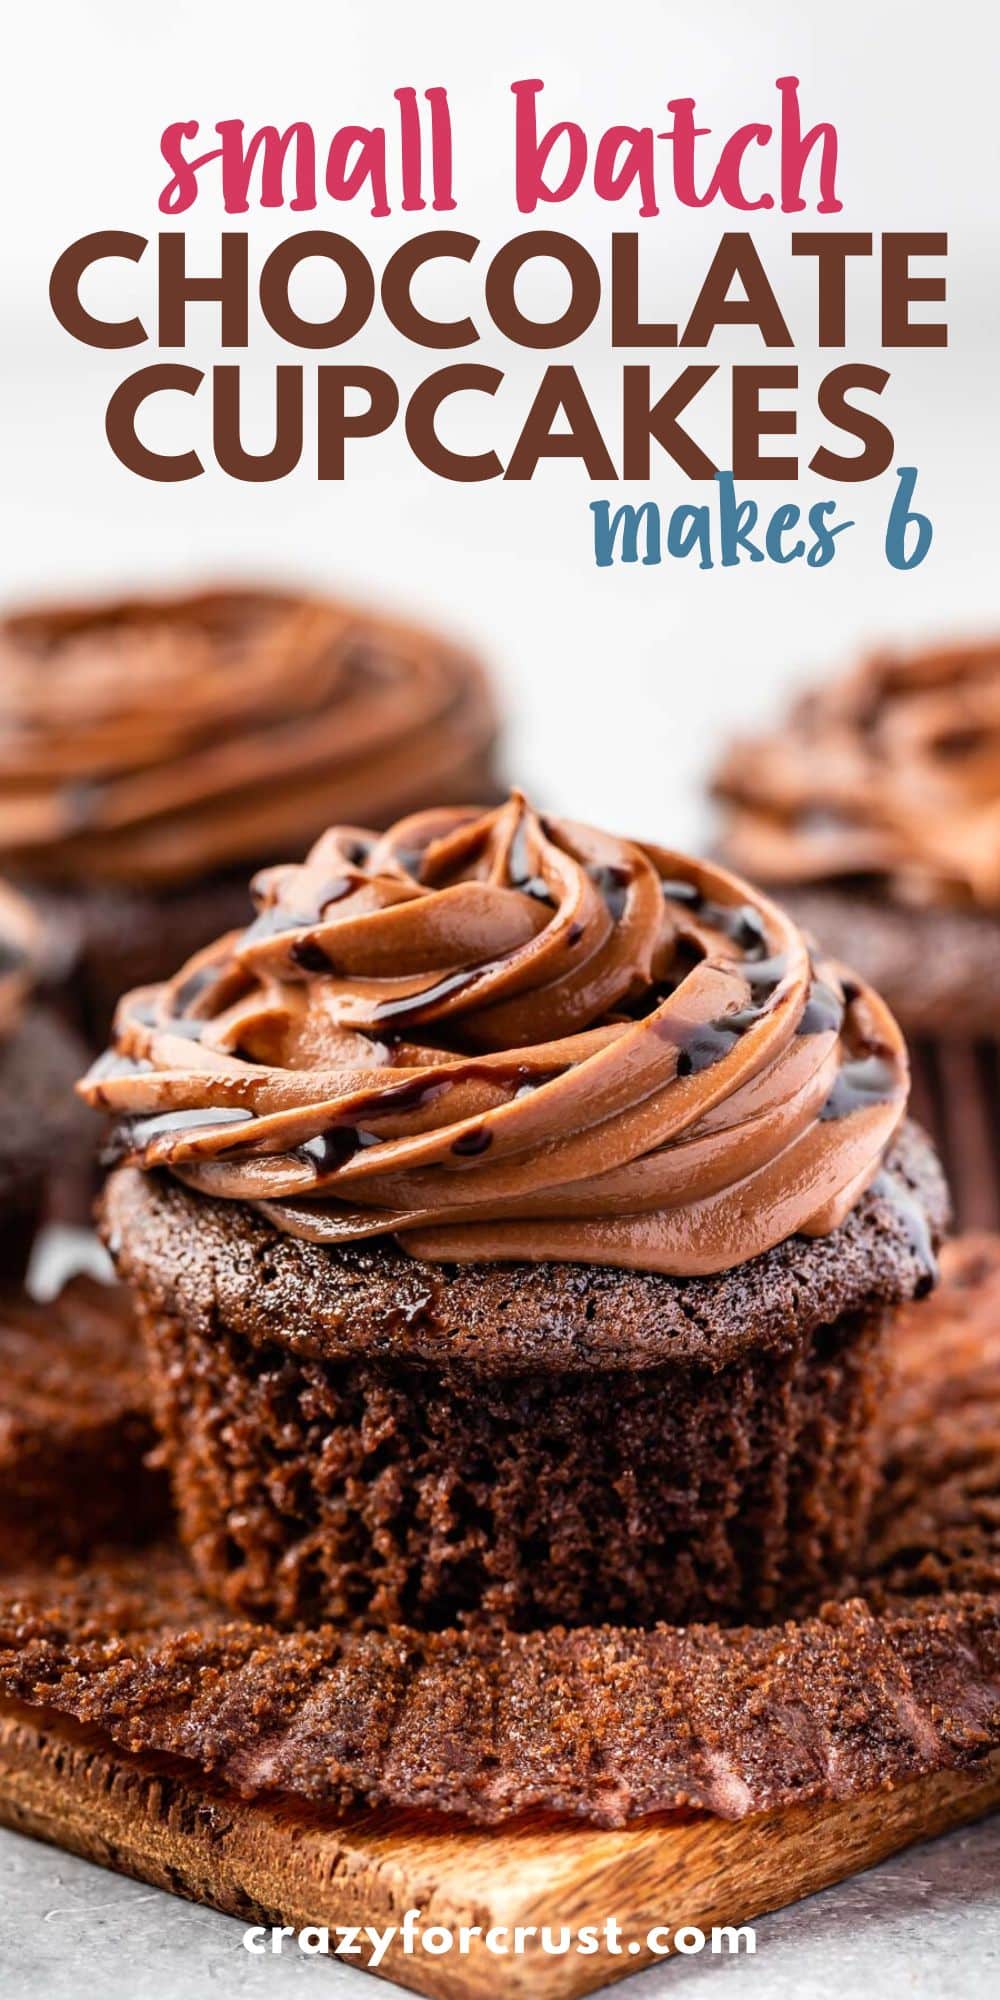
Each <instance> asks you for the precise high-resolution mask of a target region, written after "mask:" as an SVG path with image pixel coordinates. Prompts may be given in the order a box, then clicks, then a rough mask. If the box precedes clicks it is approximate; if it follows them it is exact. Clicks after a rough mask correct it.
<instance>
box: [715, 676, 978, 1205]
mask: <svg viewBox="0 0 1000 2000" xmlns="http://www.w3.org/2000/svg"><path fill="white" fill-rule="evenodd" d="M714 790H715V793H716V795H717V797H718V798H719V799H720V800H721V801H722V802H723V805H724V808H725V813H726V817H725V823H724V830H723V837H722V843H721V846H722V852H723V854H724V856H725V859H726V860H727V861H728V862H729V863H730V864H731V865H732V866H733V867H734V868H737V869H739V870H740V871H741V872H742V873H743V874H745V875H747V876H749V877H750V878H751V879H753V880H756V881H758V882H760V883H762V884H764V885H765V886H767V887H771V888H774V889H776V890H777V891H779V893H780V894H781V896H782V898H783V899H784V900H785V901H786V902H787V903H788V904H789V906H790V907H791V908H792V909H793V910H794V912H795V914H796V916H797V917H798V919H799V921H800V922H801V923H803V924H805V925H806V926H807V927H808V928H809V929H811V930H812V931H813V932H815V933H816V935H817V936H818V937H819V939H820V941H821V943H822V945H823V948H824V950H826V951H829V952H831V953H832V954H834V955H835V956H836V957H838V958H842V959H844V960H846V961H847V962H848V963H850V964H852V965H856V966H857V967H858V969H859V970H860V971H861V972H862V973H863V974H864V975H865V977H866V978H868V979H870V980H871V981H872V982H873V983H874V984H875V985H876V986H877V987H878V988H879V989H880V991H881V992H882V993H884V994H885V996H886V998H887V1000H888V1001H889V1004H890V1006H891V1007H892V1009H893V1011H894V1012H895V1014H896V1016H897V1018H898V1019H899V1021H900V1022H901V1024H902V1026H903V1028H904V1030H905V1032H906V1034H907V1037H908V1039H909V1042H910V1049H911V1057H912V1065H913V1098H912V1102H913V1108H914V1111H915V1113H916V1114H917V1116H918V1117H919V1118H920V1119H921V1120H922V1121H923V1122H924V1124H925V1125H927V1126H928V1127H929V1128H930V1129H931V1130H932V1131H933V1133H934V1135H935V1137H936V1139H937V1143H938V1147H939V1150H940V1151H941V1153H942V1155H943V1157H944V1160H945V1163H946V1166H947V1170H948V1175H949V1179H950V1182H951V1187H952V1191H953V1194H954V1197H955V1202H956V1208H957V1212H958V1216H959V1220H960V1221H961V1222H962V1223H963V1224H964V1225H965V1226H966V1227H970V1228H971V1227H984V1228H997V1227H998V1226H1000V638H998V639H995V640H989V641H983V642H980V643H978V644H972V643H970V644H964V645H955V646H951V647H941V648H936V649H929V648H928V649H924V650H920V651H914V652H911V653H906V654H893V653H886V654H879V655H876V656H875V657H872V658H870V659H868V660H866V661H864V662H862V663H861V664H860V665H859V666H858V667H856V668H855V669H854V670H853V671H852V672H850V673H849V674H847V675H846V676H845V677H844V678H842V679H838V680H835V681H833V682H831V683H829V684H828V685H826V686H824V687H821V688H817V689H816V690H814V691H812V692H810V693H808V694H806V695H805V696H804V697H802V698H801V699H800V700H799V701H798V702H797V703H796V705H795V706H794V707H793V708H792V709H791V711H790V713H789V714H788V716H787V718H786V719H785V721H784V722H783V723H782V724H781V725H780V726H779V727H778V728H777V729H775V730H774V731H773V733H771V734H767V735H760V736H754V737H748V738H746V739H744V740H742V741H737V742H736V743H735V744H734V745H733V747H732V749H731V750H730V751H729V753H728V755H727V756H726V757H725V759H724V761H723V763H722V764H721V766H720V767H719V769H718V770H717V772H716V774H715V780H714Z"/></svg>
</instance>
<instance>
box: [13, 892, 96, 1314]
mask: <svg viewBox="0 0 1000 2000" xmlns="http://www.w3.org/2000/svg"><path fill="white" fill-rule="evenodd" d="M45 958H46V950H45V940H44V935H43V932H42V928H41V926H40V924H39V923H38V920H37V918H36V917H35V915H34V912H33V911H32V910H31V908H30V907H29V905H28V904H27V903H26V902H25V901H24V900H23V899H22V898H21V897H20V896H18V895H16V894H15V893H14V891H13V890H12V889H10V888H9V887H8V886H7V885H6V884H5V883H3V882H0V1283H5V1284H6V1283H11V1282H16V1281H18V1280H19V1279H20V1278H22V1277H23V1275H24V1272H25V1270H26V1269H27V1265H28V1259H29V1257H30V1255H31V1247H32V1243H33V1242H34V1238H35V1235H36V1233H37V1231H38V1228H39V1226H40V1224H41V1222H42V1221H43V1219H44V1216H45V1211H46V1207H47V1203H48V1200H49V1197H50V1195H51V1193H52V1190H53V1187H54V1185H55V1183H56V1182H57V1181H58V1180H59V1179H60V1178H61V1177H62V1176H63V1175H64V1174H66V1173H67V1172H69V1171H70V1170H71V1169H72V1168H73V1167H74V1165H76V1166H78V1165H79V1161H80V1158H81V1156H82V1154H83V1152H84V1149H85V1145H86V1139H85V1128H86V1124H87V1119H86V1113H83V1112H82V1107H81V1106H80V1105H79V1104H78V1103H77V1102H76V1100H75V1099H74V1096H73V1084H74V1081H75V1077H76V1073H77V1072H78V1069H79V1062H80V1053H81V1050H80V1045H79V1043H78V1042H77V1041H76V1040H75V1038H74V1037H73V1036H71V1035H70V1034H69V1032H68V1031H67V1030H66V1028H65V1027H64V1026H63V1025H62V1023H61V1022H60V1021H57V1020H56V1019H55V1018H54V1017H53V1016H52V1014H51V1013H49V1012H48V1010H47V1009H45V1008H43V1007H41V1006H39V1005H37V1004H36V1003H35V1000H34V998H33V989H34V986H35V984H36V981H37V980H38V978H39V976H40V975H41V973H42V971H43V969H44V965H45Z"/></svg>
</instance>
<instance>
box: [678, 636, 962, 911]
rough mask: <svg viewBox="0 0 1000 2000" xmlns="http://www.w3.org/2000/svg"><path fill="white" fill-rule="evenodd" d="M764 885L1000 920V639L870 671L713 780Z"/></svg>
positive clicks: (729, 842) (833, 690) (748, 745)
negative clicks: (830, 886) (815, 886)
mask: <svg viewBox="0 0 1000 2000" xmlns="http://www.w3.org/2000/svg"><path fill="white" fill-rule="evenodd" d="M715 791H716V793H717V795H718V797H719V798H721V799H722V800H723V801H724V802H725V803H726V805H727V807H728V809H729V817H728V821H727V826H726V832H725V851H726V855H727V858H730V859H731V860H732V861H733V863H734V865H735V866H737V867H739V868H741V869H745V871H746V873H747V874H748V875H750V876H752V877H753V879H754V880H755V881H761V882H773V883H779V884H784V885H786V886H789V887H790V886H791V885H793V884H798V883H811V882H824V881H826V882H829V881H834V880H848V879H852V878H853V879H859V878H860V879H862V880H864V879H867V880H875V881H879V882H881V883H883V884H885V886H886V887H887V888H888V890H889V891H890V893H891V894H892V895H894V896H895V897H896V898H897V899H898V900H899V901H900V902H909V903H920V904H931V903H950V904H957V905H959V906H963V905H964V906H966V907H973V908H980V909H989V910H993V909H997V908H1000V640H993V641H984V642H983V643H981V644H979V645H964V646H953V647H949V648H941V649H937V650H934V651H930V650H927V651H923V652H916V653H910V654H891V653H890V654H884V655H879V656H877V657H875V658H874V659H871V660H866V661H864V662H862V664H861V665H860V666H859V667H857V668H855V670H854V671H853V672H851V673H850V674H848V675H847V676H846V677H845V678H844V679H842V680H839V681H833V682H831V683H830V684H829V685H828V686H826V687H823V688H820V689H818V690H816V691H815V692H813V693H811V694H808V695H806V696H804V697H803V698H802V699H801V700H800V701H799V702H798V703H797V704H796V706H795V707H794V708H793V709H792V711H791V714H790V715H789V717H788V718H787V720H786V722H785V724H784V725H783V727H781V728H780V729H777V730H775V731H774V732H773V733H772V734H770V735H766V736H760V737H756V738H751V739H748V740H747V741H744V742H742V743H737V744H736V745H735V746H734V748H733V750H732V751H731V752H730V754H729V755H728V757H727V758H726V760H725V762H724V763H723V765H722V766H721V768H720V770H719V771H718V772H717V773H716V778H715Z"/></svg>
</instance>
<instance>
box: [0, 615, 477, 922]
mask: <svg viewBox="0 0 1000 2000" xmlns="http://www.w3.org/2000/svg"><path fill="white" fill-rule="evenodd" d="M496 726H497V721H496V714H495V710H494V706H493V701H492V696H491V694H490V692H489V688H488V685H487V682H486V678H485V676H484V674H483V672H482V670H481V668H480V667H479V666H478V664H477V663H476V662H475V661H473V660H472V659H470V658H469V657H468V656H467V655H465V654H464V653H462V652H460V651H459V650H458V649H457V648H454V647H452V646H450V645H449V644H448V643H447V642H445V641H443V640H441V639H439V638H437V637H434V636H432V635H430V634H429V633H426V632H423V631H421V630H419V629H417V628H416V627H413V626H408V625H403V624H401V623H398V622H396V621H393V620H389V619H384V618H380V617H375V616H373V615H371V614H370V613H368V612H366V611H361V610H359V609H358V608H357V607H356V606H353V605H349V604H344V603H340V602H337V601H335V600H332V599H329V598H325V597H317V596H306V595H301V594H295V593H292V592H281V591H275V590H262V589H257V588H250V587H247V588H236V589H231V590H223V589H219V590H212V591H205V592H203V593H201V594H199V595H197V596H185V595H179V594H178V595H162V596H158V597H153V596H149V597H142V598H136V599H134V600H128V599H126V600H122V601H111V602H106V603H92V604H85V605H81V606H75V607H74V606H67V607H64V608H61V609H38V610H34V611H32V610H25V611H22V612H20V613H16V614H13V615H11V616H9V617H8V618H6V619H5V620H4V621H3V622H2V623H0V862H2V864H3V865H4V866H5V867H7V868H8V870H9V872H11V873H16V874H19V875H20V874H23V875H25V876H28V877H32V878H35V877H39V876H40V877H43V878H46V879H53V880H56V881H66V882H69V883H72V884H79V883H85V884H93V883H95V882H98V883H99V882H114V883H126V884H131V885H135V886H139V887H147V888H152V889H157V888H161V887H169V886H171V885H173V884H176V883H181V882H184V881H187V880H190V879H192V878H195V877H197V876H199V875H201V874H204V873H205V872H206V871H209V870H212V869H218V868H227V867H231V866H237V865H239V863H241V862H243V863H244V864H245V865H246V866H247V867H249V866H252V865H253V864H254V863H255V861H258V860H259V859H260V857H261V856H262V855H263V856H267V855H269V854H281V853H283V852H286V851H288V850H290V849H295V848H296V847H298V848H300V849H301V848H302V847H303V846H304V845H305V844H306V843H307V842H308V841H309V840H311V839H312V838H313V837H314V836H315V834H316V832H317V831H318V829H319V828H321V827H322V826H324V825H325V824H326V823H327V822H328V820H329V819H330V818H331V816H336V817H341V818H343V819H356V818H363V819H365V820H366V821H368V822H370V823H372V824H374V825H381V826H384V825H386V824H387V823H388V821H390V820H392V819H393V818H395V817H396V815H397V814H399V813H400V812H403V811H406V810H408V809H409V808H410V807H411V806H412V805H413V804H414V803H416V800H415V798H414V779H413V773H414V772H419V784H420V791H421V794H422V796H423V797H424V798H434V799H438V800H441V799H444V800H458V799H465V798H468V797H470V796H472V797H475V796H478V795H479V793H480V792H481V791H482V790H483V789H484V788H485V786H486V784H487V782H488V760H489V752H490V748H491V745H492V742H493V739H494V737H495V733H496Z"/></svg>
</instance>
